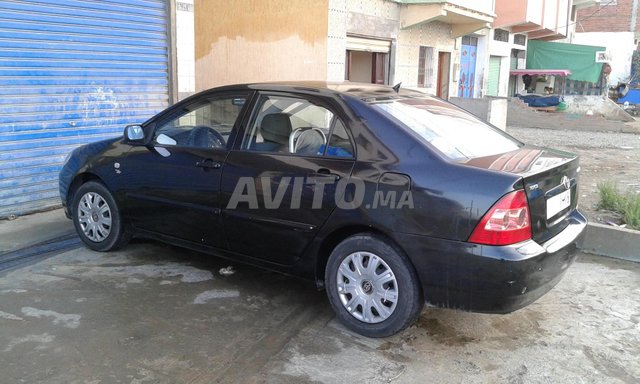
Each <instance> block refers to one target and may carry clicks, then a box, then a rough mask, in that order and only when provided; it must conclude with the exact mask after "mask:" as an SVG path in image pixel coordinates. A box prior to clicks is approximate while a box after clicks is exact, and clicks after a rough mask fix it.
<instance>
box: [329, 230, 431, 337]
mask: <svg viewBox="0 0 640 384" xmlns="http://www.w3.org/2000/svg"><path fill="white" fill-rule="evenodd" d="M358 254H359V255H360V256H357V255H358ZM354 255H355V257H361V258H362V259H363V260H364V263H366V264H368V261H366V260H367V258H369V260H371V259H372V258H373V256H377V258H379V259H380V260H382V261H383V262H384V263H380V262H379V261H378V260H376V261H375V263H374V264H371V265H373V266H374V269H375V270H376V271H380V273H379V274H377V272H374V273H376V274H375V275H374V278H373V279H372V280H377V278H378V277H379V276H382V275H385V274H387V273H388V272H386V271H387V269H390V271H391V272H392V275H388V276H393V277H394V280H393V281H392V284H391V286H389V285H387V286H386V288H385V287H383V286H379V287H380V288H378V287H376V286H375V285H376V284H375V283H373V284H371V283H369V285H367V279H368V278H364V277H363V276H365V275H366V273H365V274H358V276H359V278H362V281H359V282H356V283H355V285H356V286H358V287H359V289H360V290H359V291H358V292H359V294H360V295H361V296H360V297H368V298H369V299H371V300H374V299H373V298H375V297H378V298H380V296H376V295H379V292H380V289H384V290H385V291H383V292H384V293H385V298H384V299H382V300H378V301H376V303H375V304H373V306H371V305H369V307H370V311H369V316H371V315H373V316H374V319H373V320H372V319H371V318H370V319H369V321H366V316H365V315H364V312H365V311H364V310H363V309H362V305H360V310H358V309H357V308H354V307H353V305H352V306H351V307H350V308H354V309H353V310H352V311H349V310H347V306H348V303H349V302H351V298H352V297H354V296H353V295H350V294H349V293H345V292H347V290H344V287H343V288H341V289H343V290H342V293H340V292H339V288H338V284H339V281H342V282H345V281H349V279H348V278H345V275H344V273H343V272H341V271H340V266H341V264H342V263H343V262H346V264H345V266H353V265H354V263H353V261H352V260H353V257H354ZM369 255H373V256H369ZM347 258H349V259H347ZM373 259H374V260H375V258H373ZM382 264H385V265H382ZM363 266H364V264H363ZM376 266H377V267H376ZM365 268H366V266H365ZM376 268H377V269H376ZM368 272H370V271H368ZM354 276H355V275H354ZM386 284H388V283H386ZM347 285H349V286H350V287H351V285H350V282H348V283H347ZM393 285H397V286H396V287H393ZM325 288H326V290H327V296H328V297H329V302H330V303H331V306H332V307H333V310H334V311H335V313H336V315H337V317H338V319H340V321H341V322H342V323H343V324H344V325H345V326H346V327H347V328H349V329H351V330H352V331H354V332H357V333H359V334H361V335H364V336H367V337H387V336H391V335H394V334H396V333H398V332H400V331H402V330H403V329H405V328H407V327H408V326H410V325H412V324H413V323H414V322H415V321H416V319H417V318H418V316H419V315H420V312H421V311H422V308H423V307H424V298H423V294H422V288H421V286H420V282H419V279H418V276H417V274H416V272H415V269H414V268H413V265H412V264H411V263H410V262H409V260H408V259H407V258H406V257H405V256H404V255H403V254H402V252H401V251H399V250H398V249H396V247H395V246H393V245H391V244H390V243H389V242H388V241H385V239H384V238H383V237H381V236H377V235H375V234H370V233H363V234H358V235H354V236H351V237H349V238H347V239H345V240H343V241H342V242H341V243H340V244H338V246H336V247H335V249H334V250H333V252H331V255H330V256H329V260H328V262H327V267H326V270H325ZM390 288H391V289H392V290H393V289H394V288H395V291H396V292H397V298H396V301H395V304H393V303H391V302H390V301H387V298H386V292H388V291H389V289H390ZM349 289H352V288H349ZM376 290H378V291H376ZM367 291H368V292H367ZM365 295H369V296H365ZM342 300H345V301H347V302H348V303H344V304H343V301H342ZM374 301H375V300H374ZM380 302H382V303H383V304H384V306H385V308H386V310H387V311H389V310H390V309H391V308H393V309H392V310H391V311H390V312H391V313H390V314H387V315H381V314H378V316H376V313H377V310H376V308H377V307H378V305H379V304H380ZM356 307H357V306H356ZM352 313H353V314H352ZM385 316H386V317H385ZM358 317H363V318H365V320H362V319H359V318H358ZM375 317H377V320H376V319H375ZM374 321H377V322H374Z"/></svg>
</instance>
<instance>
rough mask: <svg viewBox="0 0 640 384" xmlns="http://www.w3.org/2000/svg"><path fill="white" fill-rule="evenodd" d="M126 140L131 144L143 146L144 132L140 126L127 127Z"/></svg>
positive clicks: (125, 131) (125, 130)
mask: <svg viewBox="0 0 640 384" xmlns="http://www.w3.org/2000/svg"><path fill="white" fill-rule="evenodd" d="M124 138H125V140H126V141H128V142H129V143H130V144H142V143H143V142H144V131H143V130H142V126H141V125H139V124H133V125H127V127H126V128H125V129H124Z"/></svg>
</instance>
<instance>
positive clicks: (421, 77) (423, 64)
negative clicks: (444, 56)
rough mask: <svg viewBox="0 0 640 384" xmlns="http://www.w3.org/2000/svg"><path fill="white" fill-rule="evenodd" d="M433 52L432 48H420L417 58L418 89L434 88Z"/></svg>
mask: <svg viewBox="0 0 640 384" xmlns="http://www.w3.org/2000/svg"><path fill="white" fill-rule="evenodd" d="M434 52H435V49H433V48H432V47H420V55H419V57H418V87H420V88H433V87H434V84H433V83H434V80H435V75H434V72H435V71H434V68H433V64H434Z"/></svg>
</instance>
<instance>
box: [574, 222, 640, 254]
mask: <svg viewBox="0 0 640 384" xmlns="http://www.w3.org/2000/svg"><path fill="white" fill-rule="evenodd" d="M578 248H579V249H580V250H581V251H582V252H586V253H592V254H595V255H600V256H607V257H613V258H616V259H622V260H628V261H634V262H636V263H640V232H638V231H634V230H631V229H626V228H619V227H612V226H609V225H603V224H597V223H589V224H587V229H586V232H585V235H584V236H583V238H582V241H581V242H580V243H579V244H578Z"/></svg>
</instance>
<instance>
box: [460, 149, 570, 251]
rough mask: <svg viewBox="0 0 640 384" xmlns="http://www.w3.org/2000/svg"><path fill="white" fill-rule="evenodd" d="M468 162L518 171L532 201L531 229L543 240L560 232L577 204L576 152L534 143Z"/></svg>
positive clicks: (495, 168)
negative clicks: (535, 145)
mask: <svg viewBox="0 0 640 384" xmlns="http://www.w3.org/2000/svg"><path fill="white" fill-rule="evenodd" d="M465 163H466V164H467V165H471V166H475V167H479V168H485V169H490V170H495V171H500V172H507V173H511V174H515V175H518V176H520V177H521V178H522V181H523V187H524V190H525V193H526V195H527V200H528V202H529V209H530V216H531V233H532V237H533V239H534V240H535V241H537V242H539V243H543V242H545V241H547V240H548V239H550V238H552V237H554V236H555V235H556V234H558V233H559V232H561V231H562V230H563V229H564V228H565V227H566V226H567V225H568V224H569V223H568V220H567V217H568V215H569V214H570V213H571V212H572V211H573V210H574V209H576V207H577V204H578V176H579V173H580V165H579V158H578V156H577V155H574V154H571V153H567V152H562V151H557V150H552V149H546V148H538V147H532V146H524V147H522V148H520V149H518V150H516V151H512V152H507V153H504V154H500V155H494V156H487V157H481V158H475V159H470V160H467V161H466V162H465Z"/></svg>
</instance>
